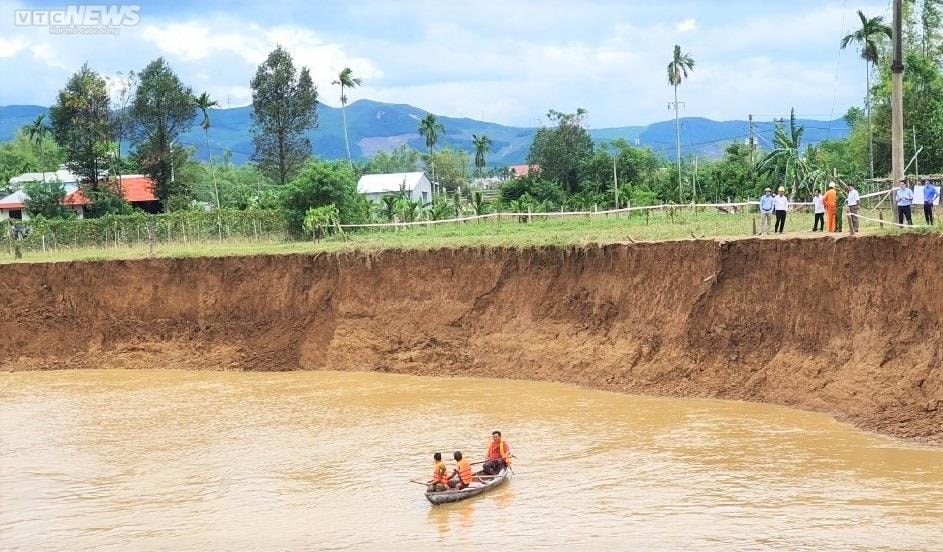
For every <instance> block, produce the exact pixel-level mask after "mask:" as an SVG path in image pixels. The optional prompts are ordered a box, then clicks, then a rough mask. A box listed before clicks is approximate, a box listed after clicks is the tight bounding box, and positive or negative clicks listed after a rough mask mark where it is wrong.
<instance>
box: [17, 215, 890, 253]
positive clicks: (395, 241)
mask: <svg viewBox="0 0 943 552" xmlns="http://www.w3.org/2000/svg"><path fill="white" fill-rule="evenodd" d="M754 221H755V222H756V224H757V225H758V224H759V216H758V215H756V214H747V213H744V214H724V213H719V212H716V211H713V212H710V211H705V212H698V213H692V212H690V211H688V212H684V213H678V214H675V215H674V216H670V215H668V214H666V213H663V212H652V213H651V214H650V215H649V216H648V217H646V216H645V215H644V214H635V215H633V216H630V217H626V216H622V217H609V218H606V217H597V218H594V219H592V220H590V219H588V218H578V219H567V220H547V221H536V220H535V221H533V222H531V223H526V224H525V223H519V222H511V221H504V222H493V221H488V222H474V223H467V224H450V225H439V226H432V227H412V228H407V229H401V230H385V229H384V230H374V229H370V230H357V231H353V232H348V233H347V235H346V239H342V238H332V239H328V240H323V241H321V242H318V243H315V242H310V241H286V242H274V241H251V240H227V241H222V242H219V241H202V242H190V243H183V242H171V243H158V244H156V245H155V247H154V250H153V253H152V252H151V250H150V247H148V246H147V245H140V244H138V245H133V246H128V245H119V246H118V247H114V246H113V245H109V246H105V247H83V248H76V249H71V248H61V249H56V250H50V251H47V252H28V253H24V255H23V258H21V259H14V255H13V254H12V252H11V251H10V250H9V248H5V249H4V250H3V251H2V252H0V263H11V262H56V261H75V260H114V259H138V258H147V257H204V256H232V255H260V254H283V253H315V252H346V251H376V250H381V249H431V248H442V247H480V246H491V247H502V246H514V247H526V246H538V245H556V246H563V245H585V244H591V243H623V242H633V241H634V242H651V241H666V240H686V239H694V238H696V239H736V238H746V237H751V236H752V235H753V224H754ZM811 227H812V215H810V214H805V213H795V214H790V217H789V219H788V220H787V224H786V230H787V233H786V234H784V235H783V237H800V236H803V237H804V236H809V237H812V236H822V235H824V234H819V233H816V234H813V233H811V232H809V229H810V228H811ZM897 231H898V230H896V229H893V228H890V227H885V228H884V229H878V227H877V225H875V224H866V225H864V228H863V233H866V234H867V233H894V232H897Z"/></svg>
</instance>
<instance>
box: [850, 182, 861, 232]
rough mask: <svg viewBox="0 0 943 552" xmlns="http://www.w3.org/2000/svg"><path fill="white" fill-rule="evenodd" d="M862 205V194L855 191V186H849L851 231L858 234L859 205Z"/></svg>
mask: <svg viewBox="0 0 943 552" xmlns="http://www.w3.org/2000/svg"><path fill="white" fill-rule="evenodd" d="M859 203H861V194H859V193H858V190H856V189H855V185H854V184H849V185H848V200H847V204H848V212H849V213H851V230H852V232H854V233H856V234H857V233H858V204H859Z"/></svg>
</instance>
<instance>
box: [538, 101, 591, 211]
mask: <svg viewBox="0 0 943 552" xmlns="http://www.w3.org/2000/svg"><path fill="white" fill-rule="evenodd" d="M586 114H587V111H586V110H585V109H583V108H579V109H577V110H576V113H561V112H559V111H555V110H553V109H551V110H550V111H549V112H548V113H547V119H549V120H550V122H551V123H552V124H553V125H554V126H552V127H548V128H540V129H537V132H536V133H535V134H534V141H533V142H532V143H531V145H530V151H529V152H528V153H527V163H528V164H529V165H531V166H533V167H535V168H536V169H537V171H539V173H540V176H541V177H542V178H545V179H546V180H550V181H553V182H556V183H558V184H560V185H561V186H563V189H564V190H565V191H566V193H568V194H572V193H574V192H575V191H576V188H577V186H578V185H579V183H580V180H581V170H582V168H583V167H584V166H585V165H586V162H587V161H588V160H589V159H591V158H592V156H593V140H592V138H590V136H589V133H588V132H586V129H585V128H584V126H583V122H584V119H585V117H586Z"/></svg>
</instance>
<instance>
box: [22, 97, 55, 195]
mask: <svg viewBox="0 0 943 552" xmlns="http://www.w3.org/2000/svg"><path fill="white" fill-rule="evenodd" d="M50 132H51V131H50V129H49V127H48V126H47V125H46V114H45V113H43V114H42V115H37V116H36V118H35V119H33V122H32V123H30V124H28V125H26V138H27V139H28V140H29V141H30V142H31V143H32V144H33V145H35V146H37V147H38V148H39V163H40V165H41V167H40V170H41V171H42V173H43V184H45V183H46V151H45V148H44V146H43V141H44V140H45V139H46V137H47V136H49V133H50Z"/></svg>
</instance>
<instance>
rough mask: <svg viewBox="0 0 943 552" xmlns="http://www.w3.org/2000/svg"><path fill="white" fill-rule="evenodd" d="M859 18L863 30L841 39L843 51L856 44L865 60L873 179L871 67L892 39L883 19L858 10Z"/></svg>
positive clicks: (865, 98) (865, 99) (872, 173)
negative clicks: (881, 44) (882, 46)
mask: <svg viewBox="0 0 943 552" xmlns="http://www.w3.org/2000/svg"><path fill="white" fill-rule="evenodd" d="M858 17H859V18H860V19H861V28H859V29H858V30H857V31H855V32H853V33H851V34H849V35H846V36H845V37H844V38H842V39H841V47H842V49H844V48H847V47H848V45H849V44H851V43H855V44H858V45H859V46H860V47H861V58H862V59H864V66H865V70H866V75H865V86H866V89H865V96H864V109H865V111H866V112H867V117H868V145H869V151H870V154H871V178H874V135H873V133H872V132H871V67H872V66H874V65H876V64H877V62H878V56H879V52H880V48H879V46H880V43H881V42H883V41H884V38H885V37H886V38H891V28H890V27H889V26H888V25H886V24H885V23H884V18H883V17H872V18H870V19H868V17H867V16H866V15H865V14H864V12H862V11H861V10H858Z"/></svg>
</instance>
